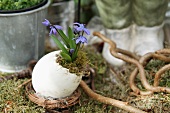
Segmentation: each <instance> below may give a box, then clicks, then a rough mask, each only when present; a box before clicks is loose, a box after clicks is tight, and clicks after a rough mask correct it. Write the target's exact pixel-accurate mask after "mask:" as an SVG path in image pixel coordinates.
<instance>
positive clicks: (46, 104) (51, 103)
mask: <svg viewBox="0 0 170 113" xmlns="http://www.w3.org/2000/svg"><path fill="white" fill-rule="evenodd" d="M26 95H28V98H29V99H30V100H31V101H32V102H34V103H36V104H38V105H39V106H42V107H43V108H46V109H55V108H61V109H63V108H68V107H71V106H73V105H75V104H77V103H78V102H79V97H80V95H81V93H80V91H79V90H78V89H77V90H76V91H74V93H73V94H72V95H71V96H69V97H66V98H63V99H55V100H49V99H45V98H43V97H38V96H37V95H36V94H35V91H34V89H33V87H32V84H31V82H29V83H28V85H27V86H26Z"/></svg>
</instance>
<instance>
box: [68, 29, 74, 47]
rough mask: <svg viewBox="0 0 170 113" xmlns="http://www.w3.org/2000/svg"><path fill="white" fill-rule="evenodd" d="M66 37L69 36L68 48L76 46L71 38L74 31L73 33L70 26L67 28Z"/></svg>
mask: <svg viewBox="0 0 170 113" xmlns="http://www.w3.org/2000/svg"><path fill="white" fill-rule="evenodd" d="M68 37H69V44H70V48H71V49H75V48H76V43H75V40H74V39H73V38H74V33H73V31H72V29H71V28H70V27H69V28H68Z"/></svg>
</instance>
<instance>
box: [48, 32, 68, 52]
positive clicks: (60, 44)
mask: <svg viewBox="0 0 170 113" xmlns="http://www.w3.org/2000/svg"><path fill="white" fill-rule="evenodd" d="M50 37H51V38H52V39H53V40H54V42H55V43H56V44H57V46H58V47H59V48H60V49H61V50H62V51H63V52H64V53H66V54H69V52H68V51H67V49H66V48H65V47H64V45H63V44H62V43H61V42H60V40H58V38H57V37H56V36H55V35H50Z"/></svg>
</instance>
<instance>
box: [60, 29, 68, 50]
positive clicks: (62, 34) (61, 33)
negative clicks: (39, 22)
mask: <svg viewBox="0 0 170 113" xmlns="http://www.w3.org/2000/svg"><path fill="white" fill-rule="evenodd" d="M57 31H58V34H59V35H60V36H61V39H62V41H63V42H64V44H65V45H66V46H67V48H70V45H69V38H68V37H67V36H66V35H65V34H64V32H63V31H62V30H60V29H59V30H57Z"/></svg>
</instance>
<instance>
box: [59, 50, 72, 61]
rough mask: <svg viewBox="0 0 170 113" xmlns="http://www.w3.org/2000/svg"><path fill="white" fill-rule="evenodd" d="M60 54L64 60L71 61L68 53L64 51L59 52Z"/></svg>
mask: <svg viewBox="0 0 170 113" xmlns="http://www.w3.org/2000/svg"><path fill="white" fill-rule="evenodd" d="M60 55H61V56H62V57H63V58H64V59H65V60H66V61H68V62H71V61H72V59H71V57H70V55H68V54H66V53H64V52H61V53H60Z"/></svg>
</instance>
